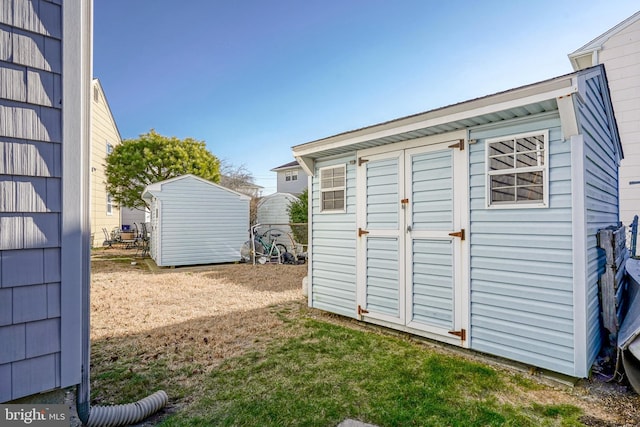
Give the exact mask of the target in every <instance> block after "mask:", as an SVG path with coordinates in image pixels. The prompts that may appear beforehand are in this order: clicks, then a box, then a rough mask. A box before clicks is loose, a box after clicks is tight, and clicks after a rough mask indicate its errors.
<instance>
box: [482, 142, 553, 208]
mask: <svg viewBox="0 0 640 427" xmlns="http://www.w3.org/2000/svg"><path fill="white" fill-rule="evenodd" d="M537 135H542V137H543V139H544V148H543V153H542V154H543V158H544V162H543V163H544V164H543V165H541V166H529V167H521V168H518V167H517V166H514V167H513V168H512V169H501V170H495V171H492V170H491V166H490V157H489V153H490V149H489V147H490V145H491V143H495V142H499V141H506V140H512V139H513V140H516V139H518V138H527V137H531V136H537ZM484 161H485V177H486V179H485V190H486V191H485V202H486V206H487V208H489V209H529V208H546V207H548V206H549V130H548V129H544V130H539V131H535V132H527V133H519V134H513V135H505V136H501V137H496V138H490V139H487V140H486V141H485V155H484ZM537 171H541V172H542V200H540V201H524V202H517V201H516V202H492V200H491V177H492V176H495V175H503V174H504V175H506V174H509V173H524V172H537Z"/></svg>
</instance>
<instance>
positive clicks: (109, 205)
mask: <svg viewBox="0 0 640 427" xmlns="http://www.w3.org/2000/svg"><path fill="white" fill-rule="evenodd" d="M106 205H107V207H106V211H107V215H108V216H112V215H113V197H112V196H111V194H110V193H107V197H106Z"/></svg>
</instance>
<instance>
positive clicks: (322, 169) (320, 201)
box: [318, 164, 347, 213]
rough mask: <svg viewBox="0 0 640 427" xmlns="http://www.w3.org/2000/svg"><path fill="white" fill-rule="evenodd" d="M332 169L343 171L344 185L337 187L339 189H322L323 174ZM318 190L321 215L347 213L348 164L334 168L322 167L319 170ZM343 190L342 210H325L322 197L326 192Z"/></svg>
mask: <svg viewBox="0 0 640 427" xmlns="http://www.w3.org/2000/svg"><path fill="white" fill-rule="evenodd" d="M330 169H342V171H343V174H344V181H343V183H342V185H341V186H337V187H328V188H323V187H322V173H323V172H324V171H326V170H330ZM318 188H319V197H320V200H319V204H320V213H344V212H346V211H347V165H346V164H341V165H332V166H325V167H322V168H320V169H318ZM341 190H342V200H343V201H342V206H343V207H342V208H340V209H325V208H324V206H323V204H322V199H323V197H322V195H323V194H324V193H325V192H329V191H341Z"/></svg>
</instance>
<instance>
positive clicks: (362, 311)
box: [358, 304, 369, 316]
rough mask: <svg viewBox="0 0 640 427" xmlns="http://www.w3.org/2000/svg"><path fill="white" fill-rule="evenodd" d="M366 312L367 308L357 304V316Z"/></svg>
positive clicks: (367, 311)
mask: <svg viewBox="0 0 640 427" xmlns="http://www.w3.org/2000/svg"><path fill="white" fill-rule="evenodd" d="M367 313H369V310H365V309H364V308H362V306H361V305H360V304H358V316H362V315H363V314H367Z"/></svg>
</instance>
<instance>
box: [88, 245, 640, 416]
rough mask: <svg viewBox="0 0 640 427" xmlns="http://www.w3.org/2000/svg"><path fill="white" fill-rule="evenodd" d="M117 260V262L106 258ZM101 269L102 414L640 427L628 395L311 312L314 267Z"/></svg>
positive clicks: (95, 352) (96, 337)
mask: <svg viewBox="0 0 640 427" xmlns="http://www.w3.org/2000/svg"><path fill="white" fill-rule="evenodd" d="M105 252H106V251H105ZM120 258H121V259H120V260H114V259H113V257H109V256H108V257H106V258H102V260H99V259H96V260H95V261H94V263H93V266H94V268H93V270H94V273H93V280H92V316H93V317H92V367H91V369H92V372H91V378H92V401H93V402H92V403H93V404H118V403H128V402H131V401H134V400H138V399H140V398H142V397H144V396H146V395H147V394H149V393H151V392H153V391H155V390H157V389H164V390H165V391H166V392H167V393H168V394H169V396H170V405H169V407H168V408H166V410H164V411H163V412H161V413H160V414H159V415H157V416H156V417H154V418H153V419H151V420H150V421H149V422H148V424H147V425H163V426H194V425H195V426H198V425H201V426H212V425H221V426H236V425H237V426H335V425H337V424H338V423H339V422H341V421H342V420H344V419H346V418H354V419H359V420H362V421H365V422H369V423H373V424H377V425H380V426H404V425H419V426H509V425H511V426H540V425H542V426H544V425H548V426H580V425H604V426H614V425H624V424H625V423H627V424H628V425H637V424H638V421H640V417H639V416H638V411H637V409H636V408H637V407H638V406H639V405H638V403H640V401H639V400H638V398H637V396H635V395H632V394H630V393H627V392H625V391H624V390H623V389H622V388H620V387H617V388H616V387H615V386H611V387H604V390H605V391H604V392H602V391H601V389H599V388H598V389H595V388H593V387H588V386H579V387H575V388H569V387H566V386H560V385H555V386H554V385H549V384H548V383H545V382H542V381H540V379H539V378H538V377H535V376H531V375H528V374H527V373H525V372H519V371H517V370H514V369H509V368H505V367H503V366H502V365H497V364H495V363H492V362H491V361H489V360H485V359H480V358H479V357H477V355H475V354H473V353H471V352H468V353H460V352H452V351H451V350H450V349H448V348H447V347H445V346H440V345H435V344H434V343H431V342H429V341H424V340H420V339H417V338H414V337H411V336H409V335H405V334H399V333H392V332H390V331H387V330H384V329H381V328H375V327H371V326H367V325H364V324H361V323H359V322H356V321H354V320H351V319H345V318H343V317H340V316H336V315H331V314H328V313H324V312H320V311H317V310H314V309H310V308H308V307H306V301H305V299H304V298H303V297H302V295H301V293H300V283H301V279H302V277H303V276H304V275H305V272H306V266H276V265H264V266H249V265H222V266H216V267H202V268H195V269H180V268H177V269H174V270H170V269H163V270H162V271H155V272H152V271H150V270H149V269H148V268H146V264H145V262H144V261H142V262H141V261H140V260H137V261H136V265H131V262H129V261H131V260H129V259H128V258H127V256H126V255H125V256H121V257H120Z"/></svg>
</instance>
